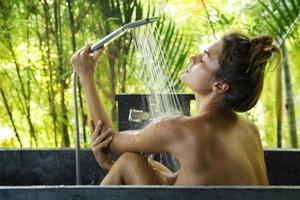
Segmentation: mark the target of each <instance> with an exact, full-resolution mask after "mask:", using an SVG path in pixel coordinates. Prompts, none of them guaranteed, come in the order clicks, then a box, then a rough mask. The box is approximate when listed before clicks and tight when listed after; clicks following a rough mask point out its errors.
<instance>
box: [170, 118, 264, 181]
mask: <svg viewBox="0 0 300 200" xmlns="http://www.w3.org/2000/svg"><path fill="white" fill-rule="evenodd" d="M180 121H181V122H180V123H178V124H180V128H179V129H178V131H182V132H183V134H184V135H185V139H184V141H183V143H184V144H183V145H181V146H182V147H180V148H181V151H178V153H177V155H176V157H177V158H178V160H179V162H180V166H181V168H180V171H179V173H178V178H177V181H176V183H175V184H179V185H184V184H188V185H196V184H208V185H268V179H267V175H266V167H265V161H264V154H263V148H262V144H261V140H260V136H259V132H258V130H257V128H256V126H255V125H254V124H252V123H251V122H250V121H248V120H246V119H243V118H241V117H239V116H237V115H236V114H233V113H231V114H223V115H222V114H221V115H220V114H215V115H209V116H199V117H192V118H184V119H180Z"/></svg>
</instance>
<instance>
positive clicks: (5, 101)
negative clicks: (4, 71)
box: [0, 88, 23, 148]
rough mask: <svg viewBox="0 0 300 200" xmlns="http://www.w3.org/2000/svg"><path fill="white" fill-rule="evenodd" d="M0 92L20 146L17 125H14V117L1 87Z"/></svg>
mask: <svg viewBox="0 0 300 200" xmlns="http://www.w3.org/2000/svg"><path fill="white" fill-rule="evenodd" d="M0 92H1V96H2V99H3V102H4V105H5V108H6V111H7V113H8V115H9V119H10V122H11V124H12V126H13V129H14V131H15V134H16V137H17V139H18V142H19V144H20V147H21V148H22V147H23V145H22V142H21V138H20V136H19V133H18V131H17V127H16V125H15V121H14V119H13V116H12V113H11V110H10V108H9V105H8V102H7V100H6V97H5V95H4V92H3V90H2V88H0Z"/></svg>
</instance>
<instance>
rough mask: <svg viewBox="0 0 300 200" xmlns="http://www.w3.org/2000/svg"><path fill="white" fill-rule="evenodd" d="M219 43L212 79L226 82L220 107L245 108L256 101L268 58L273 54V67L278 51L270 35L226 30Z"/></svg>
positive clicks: (278, 55)
mask: <svg viewBox="0 0 300 200" xmlns="http://www.w3.org/2000/svg"><path fill="white" fill-rule="evenodd" d="M222 42H223V47H222V52H221V55H220V59H219V66H220V68H219V69H218V70H217V71H216V73H215V77H216V80H221V81H222V82H223V83H226V84H228V85H229V89H228V90H227V91H226V92H225V95H224V99H223V102H222V104H221V107H222V108H224V109H231V110H234V111H236V112H246V111H248V110H250V109H251V108H252V107H253V106H255V104H256V103H257V101H258V99H259V97H260V94H261V91H262V89H263V81H264V74H265V70H266V64H267V61H268V59H269V58H270V57H271V56H272V54H273V52H275V53H276V54H277V63H276V67H277V66H278V65H279V64H280V60H281V53H280V50H279V48H277V47H276V46H275V45H273V44H272V43H273V39H272V37H271V36H268V35H264V36H261V37H256V38H253V39H250V38H249V37H247V36H245V35H243V34H241V33H230V34H228V35H225V36H223V38H222Z"/></svg>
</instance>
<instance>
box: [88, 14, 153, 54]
mask: <svg viewBox="0 0 300 200" xmlns="http://www.w3.org/2000/svg"><path fill="white" fill-rule="evenodd" d="M156 20H158V17H152V18H146V19H141V20H138V21H135V22H130V23H127V24H125V25H123V26H122V27H121V28H119V29H117V30H115V31H114V32H112V33H110V34H109V35H107V36H105V37H104V38H102V39H101V40H100V41H99V42H97V43H95V44H93V45H92V46H91V49H90V53H93V52H94V51H97V50H98V49H100V48H102V47H104V46H106V45H107V44H109V43H110V42H112V41H113V40H114V39H116V38H117V37H119V36H121V35H122V34H123V33H124V32H125V31H126V30H128V29H131V28H135V27H138V26H142V25H145V24H149V23H152V22H154V21H156Z"/></svg>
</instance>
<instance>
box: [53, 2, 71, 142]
mask: <svg viewBox="0 0 300 200" xmlns="http://www.w3.org/2000/svg"><path fill="white" fill-rule="evenodd" d="M60 4H61V3H60V0H55V1H54V15H55V39H56V47H57V53H58V67H57V68H58V79H59V83H60V108H61V114H62V120H61V121H60V123H61V130H62V146H65V147H69V146H70V139H69V134H68V126H67V123H68V116H67V107H66V105H65V89H66V82H65V79H64V78H63V77H62V75H63V73H64V67H63V43H62V33H61V15H60Z"/></svg>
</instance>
